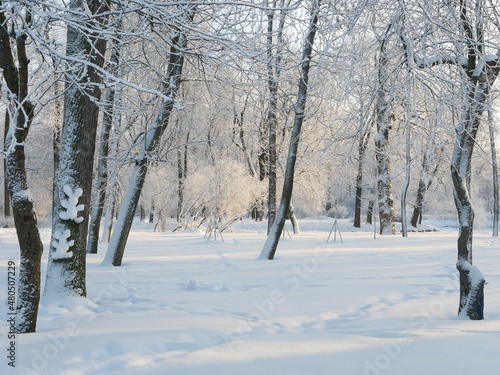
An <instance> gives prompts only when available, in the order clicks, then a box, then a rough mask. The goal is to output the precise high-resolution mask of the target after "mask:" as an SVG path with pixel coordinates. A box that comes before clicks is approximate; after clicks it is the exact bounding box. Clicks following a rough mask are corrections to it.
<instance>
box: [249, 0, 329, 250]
mask: <svg viewBox="0 0 500 375" xmlns="http://www.w3.org/2000/svg"><path fill="white" fill-rule="evenodd" d="M319 10H320V0H314V1H313V4H312V6H311V21H310V23H309V27H308V30H307V34H306V37H305V43H304V49H303V52H302V60H301V61H302V62H301V72H300V79H299V84H298V86H299V89H298V94H297V103H296V105H295V118H294V123H293V128H292V134H291V138H290V145H289V148H288V157H287V161H286V167H285V176H284V181H283V191H282V193H281V200H280V206H279V208H278V211H277V213H276V219H275V220H274V223H273V226H272V227H271V230H270V231H269V235H268V237H267V240H266V242H265V243H264V246H263V248H262V251H261V253H260V255H259V259H269V260H272V259H273V258H274V254H275V253H276V249H277V247H278V242H279V239H280V237H281V232H282V231H283V227H284V225H285V220H286V218H287V216H288V210H289V207H290V202H291V199H292V191H293V178H294V174H295V162H296V160H297V150H298V146H299V139H300V132H301V129H302V123H303V122H304V117H305V108H306V101H307V88H308V82H309V70H310V66H311V56H312V50H313V45H314V37H315V36H316V29H317V24H318V18H319Z"/></svg>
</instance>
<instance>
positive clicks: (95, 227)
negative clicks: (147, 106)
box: [87, 20, 121, 254]
mask: <svg viewBox="0 0 500 375" xmlns="http://www.w3.org/2000/svg"><path fill="white" fill-rule="evenodd" d="M118 24H119V25H120V24H121V22H120V20H119V21H118ZM120 43H121V42H120V41H118V42H117V41H115V42H114V45H113V49H112V52H111V59H110V60H111V65H112V72H116V71H117V68H118V64H119V63H120V61H119V53H120V52H119V48H120ZM115 92H116V86H115V85H114V86H112V87H109V88H108V89H107V90H106V95H105V100H104V102H105V109H104V111H103V118H102V128H101V139H100V147H99V161H98V165H97V185H96V199H95V202H94V206H93V207H92V213H91V215H90V225H89V236H88V241H87V253H89V254H97V247H98V244H99V230H100V227H101V218H102V213H103V211H104V203H105V200H106V190H107V184H108V156H109V149H110V147H109V146H110V144H109V143H110V134H111V130H112V126H113V113H114V108H115V103H114V101H115Z"/></svg>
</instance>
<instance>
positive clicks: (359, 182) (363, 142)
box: [354, 130, 370, 228]
mask: <svg viewBox="0 0 500 375" xmlns="http://www.w3.org/2000/svg"><path fill="white" fill-rule="evenodd" d="M369 139H370V131H369V130H365V131H363V133H362V136H361V138H360V139H359V141H358V174H357V176H356V198H355V202H354V227H355V228H361V206H362V195H363V167H364V164H365V163H364V162H365V153H366V147H367V146H368V140H369Z"/></svg>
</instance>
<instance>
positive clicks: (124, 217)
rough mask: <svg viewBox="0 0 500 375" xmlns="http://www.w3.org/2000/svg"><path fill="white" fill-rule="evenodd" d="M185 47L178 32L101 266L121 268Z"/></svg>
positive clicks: (191, 15)
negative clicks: (159, 99)
mask: <svg viewBox="0 0 500 375" xmlns="http://www.w3.org/2000/svg"><path fill="white" fill-rule="evenodd" d="M195 11H196V7H195V6H193V7H190V8H189V9H188V10H186V11H185V12H186V14H185V17H186V19H185V21H186V22H192V20H193V18H194V15H195ZM187 44H188V35H187V30H178V31H177V33H176V34H175V35H174V36H173V38H172V46H171V48H170V56H169V63H168V67H167V76H166V77H165V82H164V85H163V90H162V91H163V94H164V99H163V102H162V104H161V106H160V111H159V112H158V114H157V116H156V119H155V121H154V123H153V125H152V127H151V128H150V129H149V130H148V131H147V133H146V139H145V142H144V146H143V149H142V150H141V152H140V154H139V155H138V157H137V159H136V162H135V167H134V170H133V173H132V178H131V180H130V182H129V186H128V188H127V193H126V194H125V198H124V200H123V203H122V206H121V208H120V211H119V215H118V220H117V223H116V225H115V229H114V231H113V234H112V236H111V240H110V243H109V245H108V250H107V252H106V256H105V258H104V261H103V263H104V264H113V265H114V266H120V265H121V264H122V260H123V255H124V253H125V246H126V244H127V239H128V235H129V233H130V228H131V227H132V222H133V219H134V213H135V209H136V208H137V203H138V202H139V198H140V195H141V191H142V187H143V185H144V180H145V178H146V174H147V171H148V155H149V154H150V153H151V152H152V151H154V150H155V149H156V148H157V146H158V143H159V141H160V138H161V136H162V135H163V133H164V132H165V130H166V129H167V127H168V124H169V121H170V116H171V114H172V110H173V108H174V104H175V98H176V95H177V92H178V90H179V87H180V84H181V77H182V68H183V65H184V51H185V49H186V47H187Z"/></svg>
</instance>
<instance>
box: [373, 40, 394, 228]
mask: <svg viewBox="0 0 500 375" xmlns="http://www.w3.org/2000/svg"><path fill="white" fill-rule="evenodd" d="M386 42H387V40H383V41H382V42H381V46H380V51H379V58H378V88H377V107H376V111H377V134H376V135H375V158H376V160H377V191H378V210H379V218H380V234H396V226H395V223H394V199H393V197H392V182H391V174H390V160H389V151H388V149H387V147H388V143H389V131H390V129H391V128H392V125H391V118H390V117H391V116H390V113H389V112H390V108H389V106H390V103H389V101H388V99H387V93H386V90H387V87H386V85H387V78H388V75H389V74H390V73H389V72H388V66H387V55H386Z"/></svg>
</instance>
